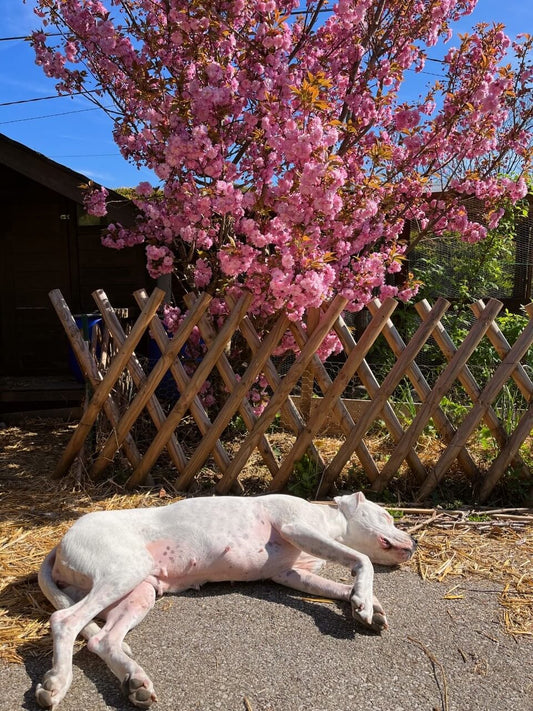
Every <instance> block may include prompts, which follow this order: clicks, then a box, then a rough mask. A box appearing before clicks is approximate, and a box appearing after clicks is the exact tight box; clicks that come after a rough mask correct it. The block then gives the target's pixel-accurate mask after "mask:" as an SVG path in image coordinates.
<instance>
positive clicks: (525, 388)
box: [471, 300, 533, 400]
mask: <svg viewBox="0 0 533 711" xmlns="http://www.w3.org/2000/svg"><path fill="white" fill-rule="evenodd" d="M484 306H485V304H484V303H483V301H481V300H479V301H476V302H475V303H474V304H472V306H471V308H472V311H473V312H474V316H475V317H476V318H479V315H480V314H481V312H482V311H483V308H484ZM525 308H526V313H527V315H528V316H529V318H533V304H528V305H527V306H526V307H525ZM487 338H488V339H489V341H490V342H491V343H492V345H493V347H494V349H495V351H496V353H497V354H498V355H499V357H500V359H502V360H503V359H504V358H505V356H506V355H507V353H509V351H510V350H511V346H510V345H509V342H508V341H507V339H506V338H505V336H504V335H503V333H502V332H501V331H500V328H499V327H498V324H497V323H496V321H493V322H492V323H491V324H490V327H489V330H488V331H487ZM512 378H513V380H514V382H515V383H516V385H517V387H518V388H519V390H520V392H521V393H522V395H523V396H524V398H525V399H526V400H529V399H530V398H531V397H532V396H533V382H532V381H531V378H530V377H529V375H528V374H527V372H526V370H525V368H524V366H523V365H522V364H521V363H518V364H517V366H516V370H514V371H513V375H512Z"/></svg>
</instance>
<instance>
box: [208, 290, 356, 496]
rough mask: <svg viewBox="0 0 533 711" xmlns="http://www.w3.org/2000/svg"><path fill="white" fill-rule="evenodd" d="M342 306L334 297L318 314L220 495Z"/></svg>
mask: <svg viewBox="0 0 533 711" xmlns="http://www.w3.org/2000/svg"><path fill="white" fill-rule="evenodd" d="M345 306H346V299H344V298H343V297H341V296H336V297H335V298H334V299H333V301H332V302H331V304H330V305H329V307H328V309H327V311H326V312H325V313H324V314H323V316H322V317H321V319H320V322H319V324H318V326H317V327H316V328H315V329H314V330H313V333H312V334H311V335H310V336H309V340H308V341H307V343H306V344H305V346H304V348H303V349H302V350H301V351H300V354H299V355H298V357H297V358H296V360H295V361H294V363H293V364H292V366H291V368H290V369H289V372H288V373H287V375H286V376H285V378H283V380H282V381H281V383H280V387H279V388H278V389H277V390H276V391H275V392H274V393H273V395H272V398H271V399H270V402H269V403H268V405H267V406H266V408H265V409H264V410H263V412H262V414H261V415H260V417H259V418H258V419H257V422H256V423H255V425H254V427H253V429H252V430H251V431H250V432H249V433H248V436H247V437H246V439H245V440H244V442H243V444H242V445H241V447H240V449H239V451H238V452H237V454H236V456H235V458H234V459H233V462H232V465H231V467H230V469H229V470H228V471H227V472H226V474H225V475H224V476H223V477H222V479H221V480H220V481H219V482H218V484H217V487H216V490H217V492H218V493H219V494H225V493H227V492H228V491H229V489H230V487H231V485H232V483H233V481H234V480H235V479H236V478H237V477H238V475H239V472H240V471H241V469H242V467H243V466H244V464H245V463H246V462H247V461H248V458H249V457H250V455H251V453H252V451H253V450H254V448H255V446H256V445H257V442H258V441H259V439H260V437H261V436H262V435H263V434H264V432H265V431H266V429H267V427H268V426H269V425H270V423H271V422H272V421H273V419H274V417H275V416H276V414H277V412H278V411H279V409H280V406H281V403H283V402H284V401H285V400H286V399H287V397H288V396H289V394H290V392H291V391H292V389H293V387H294V386H295V385H296V383H297V382H298V380H299V378H300V377H301V376H302V373H303V372H304V371H305V369H306V368H307V365H308V363H309V362H310V360H311V358H312V357H313V354H314V352H315V351H316V350H317V348H318V347H319V345H320V343H322V340H323V339H324V337H325V336H326V334H327V333H329V331H330V330H331V329H332V327H333V324H334V323H335V321H336V319H337V317H338V316H340V314H341V313H342V310H343V309H344V307H345Z"/></svg>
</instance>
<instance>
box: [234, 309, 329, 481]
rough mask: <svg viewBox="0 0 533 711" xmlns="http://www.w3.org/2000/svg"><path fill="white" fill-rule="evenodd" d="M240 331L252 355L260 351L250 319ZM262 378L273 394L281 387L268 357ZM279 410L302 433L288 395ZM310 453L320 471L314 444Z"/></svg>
mask: <svg viewBox="0 0 533 711" xmlns="http://www.w3.org/2000/svg"><path fill="white" fill-rule="evenodd" d="M228 303H229V304H231V303H232V302H231V299H228ZM240 331H241V334H242V335H243V337H244V338H245V340H246V342H247V343H248V346H249V347H250V350H251V351H252V353H253V354H254V355H255V353H257V351H258V350H260V349H261V347H262V345H263V344H262V343H261V340H260V338H259V336H258V335H257V332H256V330H255V328H254V326H253V323H252V321H251V319H250V318H249V317H248V316H245V317H244V318H243V320H242V321H241V325H240ZM263 372H264V376H265V378H266V380H267V382H268V384H269V385H270V387H271V388H272V390H273V391H274V392H275V391H276V390H277V389H278V388H279V387H280V386H281V378H280V376H279V374H278V371H277V370H276V366H275V365H274V363H273V362H272V359H271V358H270V357H269V358H267V360H266V362H265V365H264V371H263ZM280 410H281V414H282V416H283V417H284V419H285V422H287V423H288V424H289V426H290V427H291V428H292V430H293V431H294V432H295V433H296V435H297V436H298V435H299V434H300V433H301V432H303V430H304V428H305V422H304V420H303V418H302V416H301V415H300V412H299V410H298V408H297V407H296V405H295V404H294V403H293V401H292V398H291V397H290V395H287V398H286V400H285V401H284V402H282V403H281V405H280ZM309 449H310V452H311V454H312V456H313V459H314V461H316V462H317V464H318V467H319V468H320V469H322V468H323V467H324V461H323V460H322V457H321V455H320V452H319V451H318V450H317V449H316V448H315V446H314V444H311V445H310V446H309ZM276 471H277V466H276Z"/></svg>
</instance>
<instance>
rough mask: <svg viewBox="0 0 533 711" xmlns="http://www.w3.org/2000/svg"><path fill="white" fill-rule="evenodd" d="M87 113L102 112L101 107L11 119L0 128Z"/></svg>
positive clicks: (1, 123) (2, 123) (1, 122)
mask: <svg viewBox="0 0 533 711" xmlns="http://www.w3.org/2000/svg"><path fill="white" fill-rule="evenodd" d="M103 108H110V107H103ZM85 111H101V109H100V107H99V106H94V107H93V108H92V109H76V110H74V111H61V112H60V113H57V114H43V115H42V116H29V117H28V118H20V119H11V120H10V121H0V126H4V125H5V124H7V123H23V122H24V121H38V120H39V119H46V118H56V117H57V116H68V115H69V114H82V113H84V112H85Z"/></svg>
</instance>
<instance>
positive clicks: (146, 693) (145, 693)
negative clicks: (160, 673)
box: [122, 674, 157, 709]
mask: <svg viewBox="0 0 533 711" xmlns="http://www.w3.org/2000/svg"><path fill="white" fill-rule="evenodd" d="M122 691H123V692H124V694H125V696H127V697H128V699H129V700H130V701H131V703H132V704H133V705H134V706H137V708H140V709H147V708H150V706H151V705H152V704H153V703H154V702H155V701H157V697H156V695H155V693H154V689H153V686H152V682H151V681H150V679H148V677H135V676H130V675H129V674H128V675H127V676H126V678H125V679H124V681H123V682H122Z"/></svg>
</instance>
